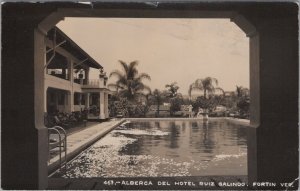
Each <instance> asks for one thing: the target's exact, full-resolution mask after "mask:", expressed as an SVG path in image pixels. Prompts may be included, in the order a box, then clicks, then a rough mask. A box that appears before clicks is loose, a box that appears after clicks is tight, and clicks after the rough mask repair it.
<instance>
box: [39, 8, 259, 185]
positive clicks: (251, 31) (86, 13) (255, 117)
mask: <svg viewBox="0 0 300 191" xmlns="http://www.w3.org/2000/svg"><path fill="white" fill-rule="evenodd" d="M185 12H186V11H170V12H166V11H163V12H161V13H160V15H159V16H158V17H157V13H154V14H153V13H152V12H151V11H149V12H147V11H146V13H145V11H143V10H131V11H128V10H125V11H123V10H117V11H116V10H105V11H98V10H89V9H68V8H67V9H58V10H57V12H55V13H52V14H51V15H49V16H48V17H47V18H46V19H44V20H43V21H42V22H41V23H40V24H39V25H38V27H37V29H36V31H37V33H36V35H35V41H36V43H37V45H36V47H38V46H42V43H41V42H40V43H38V41H40V40H42V39H43V36H44V35H46V34H47V31H49V30H50V29H51V28H52V27H53V26H54V25H56V24H57V23H58V22H59V21H61V20H63V19H64V18H65V17H108V16H109V17H132V18H136V17H140V18H174V17H176V18H197V19H201V18H229V19H230V21H231V22H234V23H235V24H236V25H237V26H238V27H239V28H240V29H242V31H243V32H244V33H245V35H246V36H247V37H249V38H250V44H249V47H250V48H249V49H250V55H249V58H250V60H249V63H250V64H249V65H250V70H249V71H250V89H251V91H250V99H251V105H250V116H251V119H250V121H251V126H252V128H257V127H258V126H259V123H260V121H259V105H258V104H259V97H260V96H259V75H258V72H257V71H256V69H257V68H259V60H258V49H259V47H258V41H259V34H258V31H257V30H256V28H255V26H254V25H252V24H251V22H249V21H248V20H247V19H246V18H245V17H244V16H243V15H241V14H239V13H237V12H234V11H201V12H192V13H191V14H190V15H189V14H186V13H185ZM40 50H41V49H40ZM40 53H41V54H42V52H40ZM35 54H38V51H36V52H35ZM41 57H42V55H40V56H38V58H41ZM44 59H45V58H43V60H44ZM40 61H41V60H36V63H35V66H37V65H39V63H40ZM35 71H36V75H37V76H36V79H38V78H39V75H40V73H42V72H41V66H39V68H36V70H35ZM35 88H36V90H37V91H39V90H40V89H43V88H42V84H37V85H36V86H35ZM36 93H37V94H40V92H36ZM36 97H38V96H36ZM39 101H40V100H36V102H35V104H36V105H40V104H39ZM38 115H39V112H36V120H37V121H39V119H41V118H40V116H38ZM39 124H41V122H39ZM41 127H42V126H41ZM248 139H249V138H248ZM250 139H251V143H252V142H253V141H254V142H255V140H253V137H250ZM252 144H253V143H252ZM250 149H252V150H253V149H255V148H251V147H250V148H249V149H248V150H250ZM255 152H256V151H255V150H253V152H251V151H250V155H249V154H248V161H250V163H249V164H248V169H249V166H251V168H250V169H251V170H250V173H248V175H249V179H250V180H253V181H254V180H256V166H255V165H254V164H255V163H253V162H254V161H255V160H256V156H255ZM248 153H249V151H248ZM248 171H249V170H248Z"/></svg>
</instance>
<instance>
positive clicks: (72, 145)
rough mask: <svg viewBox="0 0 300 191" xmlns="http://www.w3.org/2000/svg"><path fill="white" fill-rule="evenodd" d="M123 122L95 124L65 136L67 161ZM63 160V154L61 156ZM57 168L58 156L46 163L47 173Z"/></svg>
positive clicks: (112, 121) (114, 121) (122, 120)
mask: <svg viewBox="0 0 300 191" xmlns="http://www.w3.org/2000/svg"><path fill="white" fill-rule="evenodd" d="M124 121H125V120H124V119H121V120H111V121H107V122H102V123H98V124H95V125H93V126H91V127H88V128H85V129H83V130H81V131H77V132H74V133H72V134H70V135H68V136H67V160H68V161H69V160H70V159H72V158H73V157H75V156H76V155H78V154H79V153H80V152H81V151H83V150H84V149H86V148H87V147H89V146H90V145H92V144H93V143H94V142H96V141H97V140H98V139H100V138H101V137H103V136H104V135H106V134H107V133H108V132H110V131H111V130H112V129H113V128H115V127H116V126H118V125H120V124H121V123H123V122H124ZM62 158H64V153H63V154H62ZM57 167H59V155H57V156H55V157H54V158H52V159H50V161H49V162H48V171H49V172H52V171H54V170H55V169H56V168H57Z"/></svg>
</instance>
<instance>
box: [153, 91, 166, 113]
mask: <svg viewBox="0 0 300 191" xmlns="http://www.w3.org/2000/svg"><path fill="white" fill-rule="evenodd" d="M151 99H152V100H153V101H154V103H155V104H156V106H157V109H156V116H159V106H160V105H161V104H162V103H163V99H164V93H163V92H161V91H159V90H158V89H155V90H154V91H153V93H152V96H151Z"/></svg>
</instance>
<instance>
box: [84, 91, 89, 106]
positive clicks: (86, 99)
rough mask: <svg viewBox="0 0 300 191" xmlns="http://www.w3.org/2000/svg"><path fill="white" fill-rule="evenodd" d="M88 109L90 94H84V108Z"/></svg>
mask: <svg viewBox="0 0 300 191" xmlns="http://www.w3.org/2000/svg"><path fill="white" fill-rule="evenodd" d="M89 107H90V93H86V94H85V108H89Z"/></svg>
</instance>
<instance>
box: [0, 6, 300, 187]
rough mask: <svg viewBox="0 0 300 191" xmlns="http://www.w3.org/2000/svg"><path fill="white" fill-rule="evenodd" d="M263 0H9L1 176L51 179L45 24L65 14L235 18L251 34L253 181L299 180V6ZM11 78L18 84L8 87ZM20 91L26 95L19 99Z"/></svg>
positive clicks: (39, 181) (38, 183)
mask: <svg viewBox="0 0 300 191" xmlns="http://www.w3.org/2000/svg"><path fill="white" fill-rule="evenodd" d="M257 4H258V3H254V2H253V3H237V2H226V3H215V2H214V3H207V2H199V3H182V4H174V3H145V4H143V3H93V4H88V5H84V4H75V3H63V4H59V3H58V4H44V5H41V4H39V5H32V4H31V5H30V4H26V3H25V4H20V5H18V6H15V5H13V4H5V5H4V6H3V15H4V16H5V17H4V18H3V68H2V69H3V71H5V73H3V77H2V79H3V81H2V84H3V88H4V89H5V90H6V91H5V93H6V94H4V96H3V101H2V103H3V106H2V108H3V109H2V110H3V112H2V113H3V125H2V135H3V136H2V142H3V145H2V148H3V149H2V175H3V178H2V184H3V185H5V186H6V187H7V188H18V187H19V188H20V187H21V188H23V189H24V188H46V187H47V168H46V167H47V166H46V160H47V159H46V156H47V151H46V143H45V140H46V137H47V131H46V128H44V126H43V121H42V119H43V112H44V111H43V107H41V106H42V105H43V103H44V102H43V99H44V98H43V96H41V95H43V93H44V92H42V91H43V89H44V84H43V80H41V79H43V65H42V64H39V63H44V59H45V58H44V56H42V52H43V50H44V36H45V34H46V32H47V31H48V30H49V29H50V28H51V27H52V26H54V25H55V24H56V23H57V22H58V21H59V20H61V19H63V17H66V16H69V17H72V16H73V17H74V16H77V17H149V18H150V17H151V18H160V17H170V18H172V17H179V18H180V17H185V18H188V17H190V18H231V19H232V20H233V21H234V22H235V23H236V24H237V25H238V26H240V27H241V28H242V30H244V31H245V32H246V34H247V35H248V36H249V37H250V81H251V83H250V89H251V95H250V97H251V125H252V126H253V127H254V128H251V131H250V132H249V133H250V134H251V136H252V137H254V140H255V141H252V142H251V143H249V144H248V147H249V149H248V152H249V153H248V156H252V157H253V158H252V159H250V158H248V161H249V164H248V167H249V168H248V169H249V171H248V174H249V181H250V182H251V181H254V180H259V181H277V182H290V181H293V180H294V179H295V178H296V177H298V107H297V105H298V76H299V74H298V69H299V68H298V63H299V60H298V58H299V57H298V41H297V37H298V20H297V18H298V16H297V13H298V8H297V4H295V3H288V2H287V3H260V4H259V6H257ZM62 7H63V8H62ZM266 10H269V11H266ZM274 12H276V14H274ZM236 13H239V14H236ZM35 14H37V15H38V16H36V15H35ZM247 20H248V21H250V22H247ZM12 23H14V24H13V25H12ZM251 23H252V24H251ZM254 26H255V27H254ZM270 34H272V35H270ZM16 42H18V44H16ZM33 42H34V43H33ZM20 63H25V64H20ZM15 68H18V70H15ZM16 75H17V76H20V77H19V78H15V76H16ZM12 83H13V84H15V87H14V88H12V87H10V84H12ZM283 90H285V91H283ZM21 93H23V95H25V96H23V99H19V95H21ZM32 113H35V114H34V115H32ZM28 147H30V148H32V149H30V150H28ZM250 152H252V153H250ZM20 160H22V162H23V163H22V162H21V163H20ZM24 163H30V164H31V165H28V166H24ZM278 164H284V165H280V166H279V165H278ZM274 166H276V168H274ZM24 168H25V169H24ZM250 170H251V171H250ZM24 171H26V173H25V172H24ZM16 174H18V175H19V176H18V177H16ZM16 182H18V185H15V184H14V183H16ZM25 185H26V186H25Z"/></svg>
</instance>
